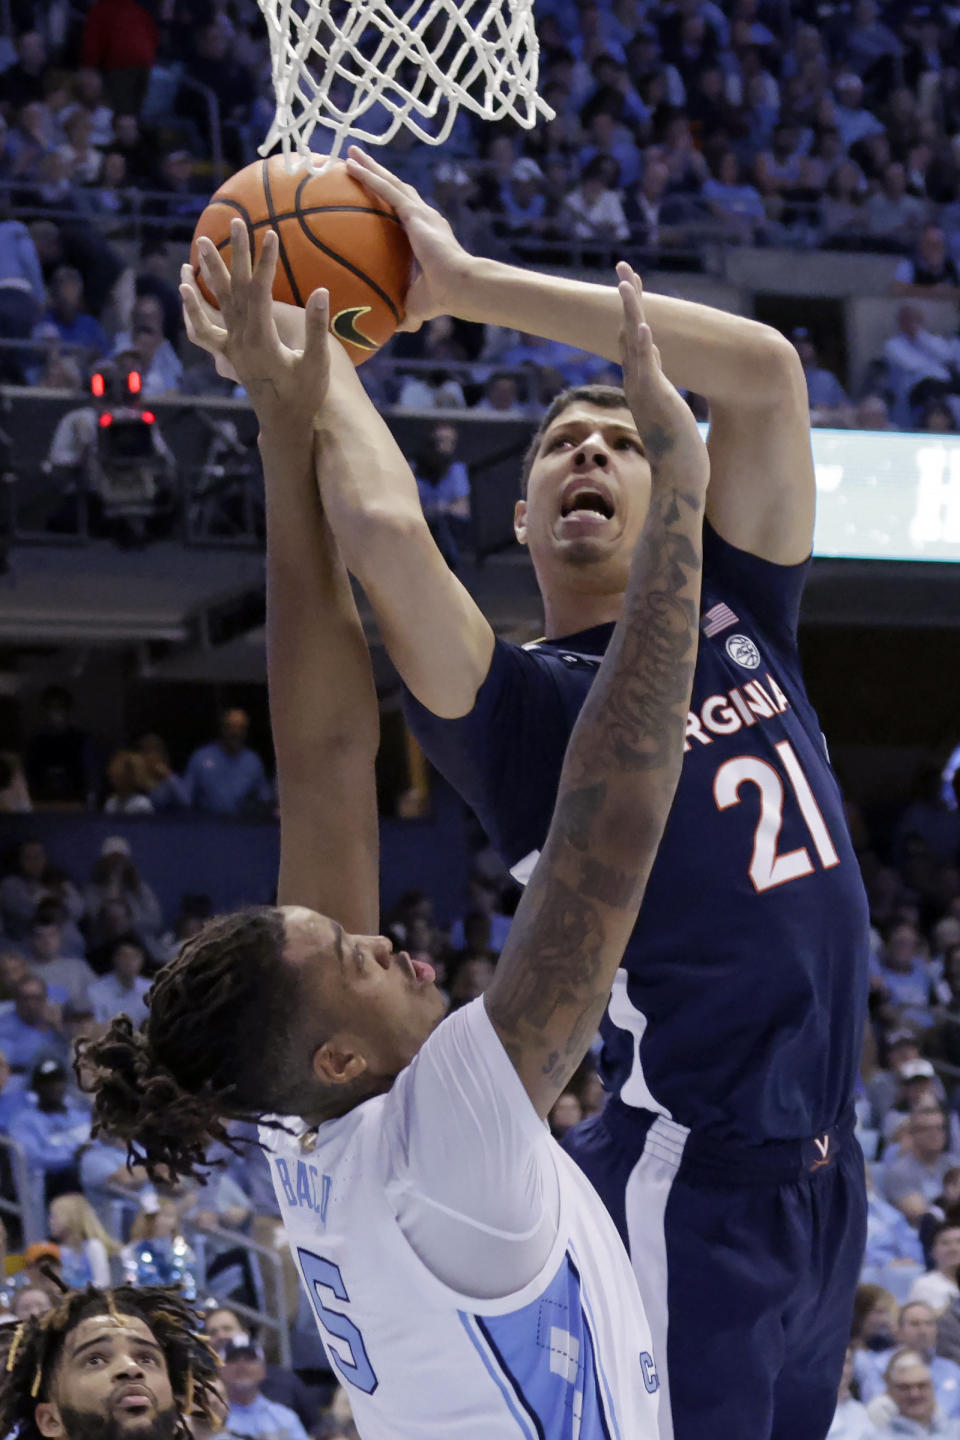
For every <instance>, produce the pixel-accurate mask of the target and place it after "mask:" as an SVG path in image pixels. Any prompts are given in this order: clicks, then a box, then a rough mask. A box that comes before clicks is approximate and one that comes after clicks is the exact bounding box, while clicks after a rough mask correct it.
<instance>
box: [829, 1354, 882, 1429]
mask: <svg viewBox="0 0 960 1440" xmlns="http://www.w3.org/2000/svg"><path fill="white" fill-rule="evenodd" d="M853 1357H854V1349H853V1346H852V1345H848V1346H847V1353H846V1356H845V1357H844V1361H843V1373H842V1374H841V1376H840V1386H839V1388H838V1390H837V1412H836V1414H835V1415H834V1417H833V1422H832V1424H831V1426H830V1429H829V1431H828V1432H827V1440H875V1435H876V1432H875V1431H874V1428H873V1426H872V1425H871V1423H870V1420H869V1418H868V1416H867V1410H866V1406H865V1405H863V1404H861V1402H860V1401H859V1400H855V1399H854V1397H853V1395H852V1393H851V1390H850V1382H851V1381H852V1379H853Z"/></svg>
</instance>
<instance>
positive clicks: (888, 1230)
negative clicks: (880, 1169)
mask: <svg viewBox="0 0 960 1440" xmlns="http://www.w3.org/2000/svg"><path fill="white" fill-rule="evenodd" d="M866 1179H867V1243H866V1247H865V1250H864V1256H863V1263H864V1266H866V1267H869V1268H870V1269H873V1270H883V1269H885V1268H886V1267H887V1266H889V1265H892V1266H900V1265H904V1266H906V1265H910V1266H916V1265H922V1264H923V1263H924V1258H923V1247H922V1246H921V1243H920V1237H919V1236H918V1234H917V1232H916V1230H915V1229H914V1228H913V1226H912V1225H911V1224H910V1222H909V1221H908V1220H907V1218H906V1216H905V1215H904V1214H903V1213H902V1211H900V1210H898V1209H897V1207H896V1206H895V1205H891V1204H890V1202H889V1200H885V1199H884V1197H883V1196H882V1195H881V1194H880V1192H879V1191H878V1190H877V1187H876V1184H875V1183H874V1178H873V1171H872V1169H871V1167H870V1166H869V1165H868V1166H867V1170H866ZM924 1219H926V1216H925V1217H924Z"/></svg>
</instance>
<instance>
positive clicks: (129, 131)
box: [110, 110, 157, 190]
mask: <svg viewBox="0 0 960 1440" xmlns="http://www.w3.org/2000/svg"><path fill="white" fill-rule="evenodd" d="M110 149H111V150H112V151H115V152H116V153H117V154H118V155H122V156H123V158H124V160H125V161H126V171H127V183H128V184H130V185H135V186H137V187H138V188H139V189H141V190H149V189H151V188H152V187H153V186H155V184H156V178H157V176H156V167H157V153H156V148H155V146H154V145H153V144H151V141H150V139H149V137H148V136H147V135H145V134H144V132H143V129H142V128H141V124H140V117H139V114H138V113H137V112H136V111H134V110H117V111H116V113H115V114H114V117H113V138H112V140H111V142H110Z"/></svg>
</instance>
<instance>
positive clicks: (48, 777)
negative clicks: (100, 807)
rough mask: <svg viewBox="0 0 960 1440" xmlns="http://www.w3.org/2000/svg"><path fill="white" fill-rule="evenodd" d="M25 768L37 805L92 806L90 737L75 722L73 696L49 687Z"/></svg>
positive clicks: (92, 775)
mask: <svg viewBox="0 0 960 1440" xmlns="http://www.w3.org/2000/svg"><path fill="white" fill-rule="evenodd" d="M25 767H26V772H27V781H28V783H29V785H30V794H31V795H32V796H33V799H34V802H35V803H36V804H41V803H42V804H45V805H77V804H84V805H85V804H88V803H89V801H90V799H91V798H92V794H93V791H94V788H95V769H94V756H93V746H92V743H91V740H90V736H89V735H88V734H87V732H86V731H85V730H83V729H81V727H80V726H79V725H76V724H75V723H74V720H73V696H72V695H71V694H70V692H69V690H66V689H64V687H63V686H62V685H48V686H47V688H46V689H45V690H44V692H43V694H42V695H41V697H40V720H39V724H38V726H37V729H36V731H35V732H34V734H33V736H32V738H31V739H30V740H29V741H28V742H27V749H26V757H25Z"/></svg>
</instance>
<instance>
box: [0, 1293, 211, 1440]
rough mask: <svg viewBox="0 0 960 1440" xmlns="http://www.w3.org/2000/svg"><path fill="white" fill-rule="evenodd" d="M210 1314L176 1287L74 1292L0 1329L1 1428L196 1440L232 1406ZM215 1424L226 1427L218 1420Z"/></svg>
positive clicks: (35, 1438) (31, 1433)
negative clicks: (200, 1428)
mask: <svg viewBox="0 0 960 1440" xmlns="http://www.w3.org/2000/svg"><path fill="white" fill-rule="evenodd" d="M200 1331H201V1323H200V1317H199V1316H198V1315H197V1314H195V1313H194V1311H193V1310H191V1309H190V1307H189V1306H188V1305H187V1304H185V1303H184V1301H183V1300H181V1299H180V1297H179V1296H178V1295H177V1294H176V1292H175V1291H173V1290H165V1289H160V1288H159V1287H158V1286H144V1287H143V1288H139V1287H133V1286H127V1285H124V1286H121V1287H120V1288H119V1289H116V1290H100V1289H97V1288H95V1287H94V1286H90V1287H88V1288H87V1289H86V1290H74V1291H67V1292H66V1293H65V1294H64V1295H63V1296H62V1298H61V1299H60V1301H59V1303H58V1304H57V1305H55V1306H54V1307H53V1309H51V1310H48V1311H46V1313H45V1314H43V1315H40V1316H38V1317H36V1318H34V1319H30V1320H24V1321H23V1322H22V1323H21V1324H19V1325H5V1326H4V1327H3V1329H2V1331H0V1337H2V1338H0V1433H2V1434H3V1435H16V1436H17V1437H18V1440H41V1437H43V1440H187V1437H188V1436H189V1434H190V1431H189V1429H188V1426H187V1416H188V1415H193V1416H195V1417H197V1418H199V1419H200V1420H201V1421H205V1422H207V1423H210V1424H211V1425H213V1422H215V1421H217V1420H220V1419H222V1416H223V1408H222V1404H221V1403H220V1400H219V1397H218V1394H217V1390H216V1385H217V1369H218V1364H219V1362H218V1360H217V1357H216V1355H215V1354H214V1352H213V1350H212V1348H211V1347H210V1345H209V1344H208V1342H207V1341H206V1339H205V1338H204V1337H203V1335H202V1334H201V1333H200ZM213 1428H216V1427H215V1426H213Z"/></svg>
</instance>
